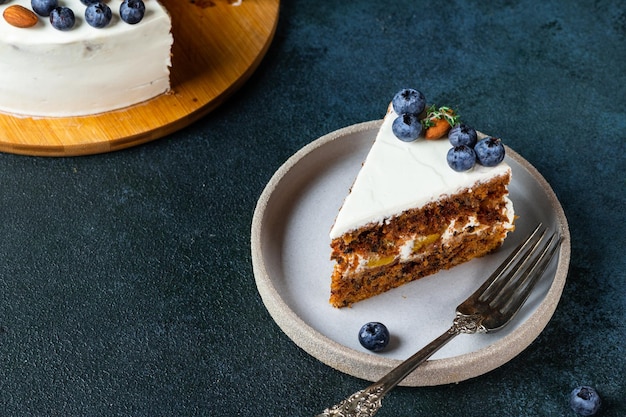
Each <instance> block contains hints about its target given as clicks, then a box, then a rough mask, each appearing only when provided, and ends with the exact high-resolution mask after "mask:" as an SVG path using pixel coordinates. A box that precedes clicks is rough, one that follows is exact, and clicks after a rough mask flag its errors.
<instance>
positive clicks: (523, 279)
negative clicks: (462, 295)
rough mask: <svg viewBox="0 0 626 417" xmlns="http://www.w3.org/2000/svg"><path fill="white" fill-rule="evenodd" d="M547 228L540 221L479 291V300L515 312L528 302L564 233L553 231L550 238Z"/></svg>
mask: <svg viewBox="0 0 626 417" xmlns="http://www.w3.org/2000/svg"><path fill="white" fill-rule="evenodd" d="M546 235H547V229H545V228H544V227H543V226H542V224H539V225H538V226H537V227H536V228H535V230H534V231H533V232H532V233H531V234H530V235H529V237H528V238H527V239H526V240H525V241H524V242H522V243H521V244H520V245H519V246H518V247H517V248H516V249H515V250H514V251H513V252H512V253H511V254H510V255H509V256H508V257H507V259H506V260H505V261H504V262H503V263H502V265H501V266H500V267H499V268H498V269H497V270H496V271H495V272H494V273H493V274H492V275H491V277H490V279H488V280H487V282H485V284H483V286H482V287H481V288H480V289H479V290H478V291H477V292H476V293H481V295H480V297H479V300H480V301H483V302H487V303H488V304H489V305H490V306H491V307H492V308H497V309H498V310H500V312H501V313H502V314H504V315H512V314H515V313H516V312H517V310H518V309H519V308H520V307H521V306H522V305H523V304H524V302H525V301H526V299H527V298H528V296H529V295H530V293H531V291H532V289H533V287H534V286H535V284H536V283H537V281H538V280H539V279H540V278H541V276H542V275H543V273H544V272H545V270H546V268H547V267H548V264H549V262H550V260H551V259H552V257H553V255H554V253H555V251H556V250H557V249H558V247H559V243H560V240H561V237H560V236H559V235H558V234H557V233H555V232H553V233H552V234H551V235H550V236H549V237H548V238H547V239H545V237H546Z"/></svg>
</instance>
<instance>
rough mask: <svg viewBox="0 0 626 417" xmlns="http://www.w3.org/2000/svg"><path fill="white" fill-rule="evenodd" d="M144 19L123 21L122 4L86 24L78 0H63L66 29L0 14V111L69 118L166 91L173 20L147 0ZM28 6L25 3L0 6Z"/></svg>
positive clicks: (19, 0) (20, 0) (44, 19)
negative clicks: (100, 23)
mask: <svg viewBox="0 0 626 417" xmlns="http://www.w3.org/2000/svg"><path fill="white" fill-rule="evenodd" d="M144 3H145V6H146V12H145V16H144V18H143V20H141V21H140V22H139V23H137V24H134V25H130V24H128V23H125V22H124V21H122V20H121V18H120V16H119V7H120V4H121V2H120V1H115V2H109V3H107V4H108V5H109V7H110V8H111V10H112V12H113V18H112V20H111V22H110V24H109V25H108V26H107V27H105V28H102V29H96V28H94V27H91V26H90V25H89V24H87V22H86V21H85V18H84V13H85V8H86V6H85V5H84V4H82V3H81V2H80V0H63V1H62V2H59V4H60V5H62V6H66V7H69V8H71V9H72V11H73V12H74V14H75V16H76V24H75V26H74V28H73V29H71V30H69V31H60V30H57V29H55V28H53V27H52V25H51V24H50V20H49V18H48V17H42V16H39V21H38V23H37V24H36V25H35V26H33V27H30V28H17V27H14V26H11V25H10V24H9V23H7V22H6V21H5V20H4V19H3V18H2V17H0V112H4V113H10V114H15V115H25V116H40V117H69V116H81V115H87V114H95V113H101V112H106V111H111V110H116V109H120V108H123V107H127V106H130V105H133V104H136V103H140V102H143V101H145V100H148V99H150V98H153V97H155V96H158V95H160V94H162V93H165V92H167V91H168V90H169V88H170V81H169V67H170V66H171V46H172V44H173V41H174V40H173V37H172V34H171V32H170V31H171V19H170V16H169V14H168V13H167V11H166V10H165V8H164V7H163V6H162V5H161V4H160V3H159V2H158V1H157V0H144ZM13 5H21V6H23V7H26V8H28V9H30V7H31V6H30V0H12V1H10V2H8V3H6V4H2V5H0V16H1V15H2V12H3V11H4V10H5V9H6V8H7V7H9V6H13Z"/></svg>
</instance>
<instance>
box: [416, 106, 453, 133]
mask: <svg viewBox="0 0 626 417" xmlns="http://www.w3.org/2000/svg"><path fill="white" fill-rule="evenodd" d="M432 119H444V120H445V121H446V122H448V124H449V125H450V126H454V125H456V124H458V123H459V120H460V116H459V115H458V114H456V113H455V112H454V110H452V108H450V107H447V106H441V107H439V108H437V107H436V106H435V105H434V104H433V105H432V106H430V107H429V108H428V109H427V110H426V117H424V118H423V119H422V120H421V122H422V126H423V127H424V129H428V128H429V127H431V126H434V125H435V123H434V122H433V121H432Z"/></svg>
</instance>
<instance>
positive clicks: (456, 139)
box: [448, 123, 478, 148]
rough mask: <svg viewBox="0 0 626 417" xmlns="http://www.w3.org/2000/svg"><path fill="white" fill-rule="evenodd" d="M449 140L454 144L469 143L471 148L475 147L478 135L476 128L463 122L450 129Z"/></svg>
mask: <svg viewBox="0 0 626 417" xmlns="http://www.w3.org/2000/svg"><path fill="white" fill-rule="evenodd" d="M448 140H449V141H450V143H451V144H452V146H459V145H467V146H469V147H470V148H473V147H474V145H476V141H477V140H478V136H477V135H476V130H475V129H474V128H473V127H470V126H467V125H464V124H462V123H461V124H458V125H455V126H454V127H453V128H452V129H450V132H449V133H448Z"/></svg>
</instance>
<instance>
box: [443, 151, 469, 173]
mask: <svg viewBox="0 0 626 417" xmlns="http://www.w3.org/2000/svg"><path fill="white" fill-rule="evenodd" d="M446 160H447V161H448V166H450V168H452V169H453V170H455V171H456V172H463V171H468V170H470V169H472V168H473V167H474V165H476V152H474V150H473V149H472V148H470V147H469V146H467V145H459V146H455V147H453V148H450V150H449V151H448V154H447V155H446Z"/></svg>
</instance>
